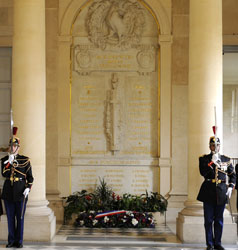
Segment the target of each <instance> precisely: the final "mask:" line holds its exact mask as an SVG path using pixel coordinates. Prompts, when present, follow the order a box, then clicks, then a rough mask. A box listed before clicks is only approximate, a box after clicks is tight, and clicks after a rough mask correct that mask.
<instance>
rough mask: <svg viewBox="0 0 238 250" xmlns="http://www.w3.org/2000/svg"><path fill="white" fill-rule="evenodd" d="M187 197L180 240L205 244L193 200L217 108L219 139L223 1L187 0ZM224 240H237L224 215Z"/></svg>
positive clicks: (197, 206) (199, 210)
mask: <svg viewBox="0 0 238 250" xmlns="http://www.w3.org/2000/svg"><path fill="white" fill-rule="evenodd" d="M189 31H190V37H189V93H188V106H189V117H188V120H189V124H188V126H189V132H188V200H187V201H186V202H185V209H183V210H182V211H181V212H180V213H179V215H178V218H177V235H178V236H179V238H180V239H181V240H182V241H183V242H188V243H190V242H191V243H195V242H201V243H205V231H204V220H203V209H202V203H201V202H198V201H197V200H196V198H197V194H198V192H199V189H200V186H201V183H202V181H203V178H202V177H201V176H200V173H199V162H198V158H199V156H200V155H202V154H205V153H209V137H210V136H212V135H213V132H212V126H213V125H214V124H215V116H214V107H216V111H217V125H218V128H219V129H218V136H219V137H220V138H221V139H222V113H223V110H222V0H209V1H208V0H199V1H197V0H190V27H189ZM222 242H223V243H235V242H236V225H235V224H233V223H232V222H231V217H230V216H229V215H227V216H226V213H225V225H224V232H223V239H222Z"/></svg>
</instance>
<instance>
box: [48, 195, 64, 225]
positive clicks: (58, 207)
mask: <svg viewBox="0 0 238 250" xmlns="http://www.w3.org/2000/svg"><path fill="white" fill-rule="evenodd" d="M46 198H47V200H48V201H49V205H48V206H49V208H51V209H52V210H53V211H54V214H55V216H56V222H57V224H63V222H64V207H63V199H62V198H60V197H59V193H57V194H54V193H52V192H51V193H47V196H46Z"/></svg>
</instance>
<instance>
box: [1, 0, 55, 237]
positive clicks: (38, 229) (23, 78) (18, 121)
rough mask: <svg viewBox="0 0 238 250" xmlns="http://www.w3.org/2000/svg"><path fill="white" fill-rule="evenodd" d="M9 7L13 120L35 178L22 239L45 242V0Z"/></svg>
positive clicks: (20, 0)
mask: <svg viewBox="0 0 238 250" xmlns="http://www.w3.org/2000/svg"><path fill="white" fill-rule="evenodd" d="M13 6H14V21H13V28H14V36H13V64H12V109H13V119H14V125H16V126H17V127H18V131H19V132H18V136H19V137H20V141H21V148H20V153H21V154H23V155H27V156H29V157H30V160H31V164H32V170H33V175H34V178H35V181H34V184H33V187H32V190H31V192H30V195H29V201H28V204H27V211H26V216H25V228H24V239H25V240H37V241H48V240H50V239H51V238H52V237H53V236H54V234H55V228H56V222H55V216H54V213H53V212H52V210H51V209H50V208H48V207H47V205H48V201H47V200H46V181H45V158H46V145H45V135H46V120H45V117H46V68H45V65H46V64H45V0H34V1H32V0H14V5H13ZM3 221H4V220H3ZM1 224H2V223H1ZM3 224H4V223H3ZM5 226H6V225H5ZM6 228H7V227H5V229H4V231H6ZM1 231H2V230H1Z"/></svg>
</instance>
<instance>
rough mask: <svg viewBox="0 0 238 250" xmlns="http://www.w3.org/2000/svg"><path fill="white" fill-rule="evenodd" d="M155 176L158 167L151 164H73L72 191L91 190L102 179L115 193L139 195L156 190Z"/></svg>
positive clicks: (156, 175) (156, 176)
mask: <svg viewBox="0 0 238 250" xmlns="http://www.w3.org/2000/svg"><path fill="white" fill-rule="evenodd" d="M157 178H158V168H157V167H151V166H138V167H136V166H130V165H124V166H110V165H108V166H100V165H98V166H93V165H91V166H73V167H72V192H76V191H81V190H83V189H86V190H87V191H88V192H92V191H93V190H95V188H96V186H97V185H99V184H100V179H104V180H105V181H106V183H107V184H108V185H109V186H110V187H111V188H112V189H113V191H114V192H115V193H116V194H119V195H122V194H123V193H131V194H136V195H140V194H142V193H145V192H146V190H147V191H148V192H150V191H154V192H156V191H158V184H157Z"/></svg>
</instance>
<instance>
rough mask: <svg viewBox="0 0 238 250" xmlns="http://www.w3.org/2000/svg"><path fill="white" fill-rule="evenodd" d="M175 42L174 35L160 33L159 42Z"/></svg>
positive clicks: (162, 43)
mask: <svg viewBox="0 0 238 250" xmlns="http://www.w3.org/2000/svg"><path fill="white" fill-rule="evenodd" d="M172 43H173V36H172V35H159V44H160V45H165V44H172Z"/></svg>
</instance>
